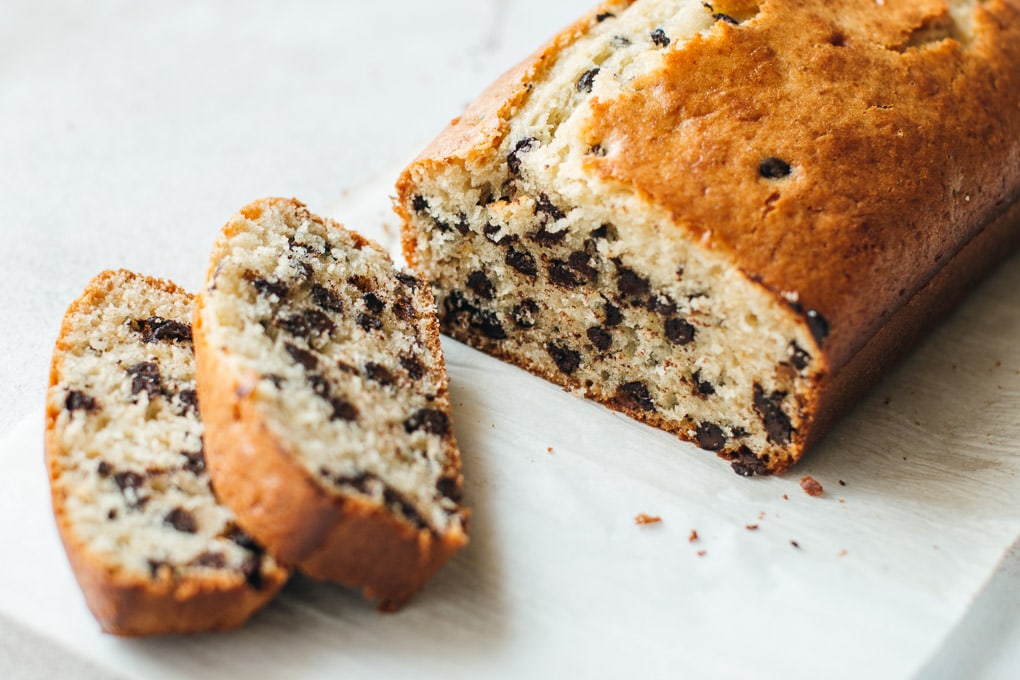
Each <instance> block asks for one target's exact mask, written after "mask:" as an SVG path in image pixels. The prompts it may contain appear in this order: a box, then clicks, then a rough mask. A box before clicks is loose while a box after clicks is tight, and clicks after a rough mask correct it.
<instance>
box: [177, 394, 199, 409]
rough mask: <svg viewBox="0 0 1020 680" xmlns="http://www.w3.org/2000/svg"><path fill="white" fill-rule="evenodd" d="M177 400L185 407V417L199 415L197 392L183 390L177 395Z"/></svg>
mask: <svg viewBox="0 0 1020 680" xmlns="http://www.w3.org/2000/svg"><path fill="white" fill-rule="evenodd" d="M177 399H178V400H179V401H180V402H181V406H182V407H183V411H182V414H183V415H187V414H189V413H196V414H197V413H198V392H196V391H195V390H181V391H180V392H178V393H177Z"/></svg>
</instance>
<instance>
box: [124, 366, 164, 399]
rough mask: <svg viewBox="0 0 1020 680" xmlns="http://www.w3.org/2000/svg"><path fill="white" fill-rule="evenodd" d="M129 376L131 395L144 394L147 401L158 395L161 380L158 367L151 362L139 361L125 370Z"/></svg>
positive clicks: (161, 383) (161, 384)
mask: <svg viewBox="0 0 1020 680" xmlns="http://www.w3.org/2000/svg"><path fill="white" fill-rule="evenodd" d="M127 374H128V375H130V376H131V394H140V393H142V392H145V394H146V396H147V397H148V398H149V401H152V400H153V399H155V398H156V396H157V395H158V394H159V393H160V390H161V389H162V386H163V380H162V378H161V377H160V375H159V366H157V365H156V363H155V362H152V361H141V362H139V363H137V364H135V365H134V366H131V367H130V368H128V369H127Z"/></svg>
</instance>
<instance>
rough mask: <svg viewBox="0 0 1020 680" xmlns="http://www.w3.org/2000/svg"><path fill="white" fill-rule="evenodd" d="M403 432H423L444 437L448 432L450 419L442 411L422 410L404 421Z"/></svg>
mask: <svg viewBox="0 0 1020 680" xmlns="http://www.w3.org/2000/svg"><path fill="white" fill-rule="evenodd" d="M404 430H405V431H407V432H416V431H417V430H424V431H425V432H427V433H429V434H435V435H439V436H445V435H446V434H448V433H449V432H450V419H449V418H447V417H446V414H445V413H443V412H442V411H437V410H435V409H431V408H423V409H421V410H419V411H416V412H415V413H414V414H412V415H411V417H410V418H408V419H407V420H405V421H404Z"/></svg>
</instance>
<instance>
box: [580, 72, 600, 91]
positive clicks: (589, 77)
mask: <svg viewBox="0 0 1020 680" xmlns="http://www.w3.org/2000/svg"><path fill="white" fill-rule="evenodd" d="M599 70H600V69H597V68H593V69H591V70H590V71H585V72H584V73H582V74H581V77H580V78H578V79H577V91H578V92H582V93H588V92H591V90H592V87H594V85H595V76H597V75H598V74H599Z"/></svg>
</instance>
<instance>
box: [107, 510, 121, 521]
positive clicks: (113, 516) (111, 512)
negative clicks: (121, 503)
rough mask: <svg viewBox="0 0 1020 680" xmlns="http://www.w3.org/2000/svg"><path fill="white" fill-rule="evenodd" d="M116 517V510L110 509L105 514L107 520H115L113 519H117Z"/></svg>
mask: <svg viewBox="0 0 1020 680" xmlns="http://www.w3.org/2000/svg"><path fill="white" fill-rule="evenodd" d="M117 516H118V513H117V508H110V509H109V510H108V511H107V512H106V519H108V520H115V519H117Z"/></svg>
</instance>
